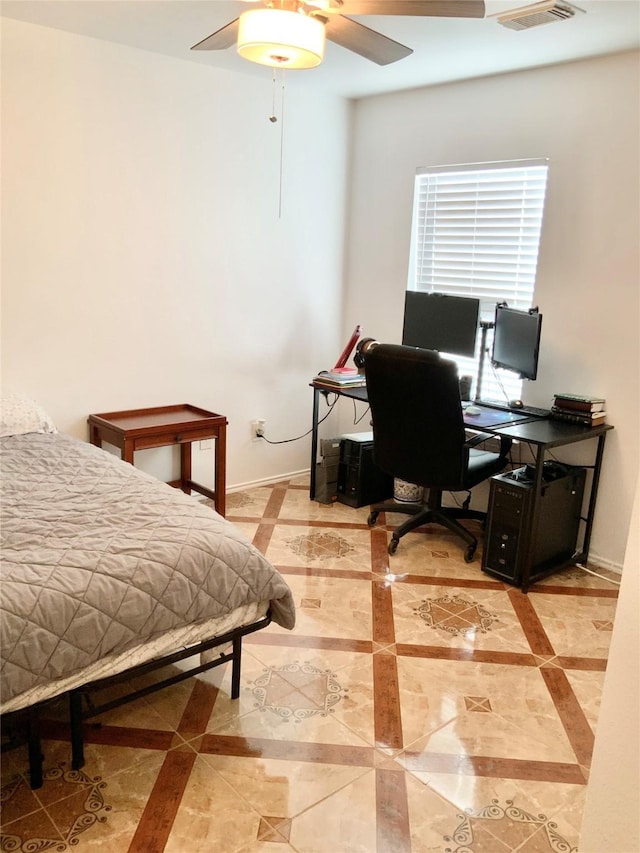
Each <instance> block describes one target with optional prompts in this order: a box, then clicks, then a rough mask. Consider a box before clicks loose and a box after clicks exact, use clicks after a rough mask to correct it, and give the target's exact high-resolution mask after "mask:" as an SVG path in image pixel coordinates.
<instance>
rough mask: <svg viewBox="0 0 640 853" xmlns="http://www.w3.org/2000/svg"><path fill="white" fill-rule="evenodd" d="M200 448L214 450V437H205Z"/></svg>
mask: <svg viewBox="0 0 640 853" xmlns="http://www.w3.org/2000/svg"><path fill="white" fill-rule="evenodd" d="M200 450H213V439H212V438H205V439H204V441H201V442H200Z"/></svg>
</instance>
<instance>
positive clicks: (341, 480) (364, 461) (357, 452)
mask: <svg viewBox="0 0 640 853" xmlns="http://www.w3.org/2000/svg"><path fill="white" fill-rule="evenodd" d="M392 495H393V477H391V476H390V475H389V474H385V472H384V471H382V470H381V469H380V468H378V466H377V465H376V464H375V462H374V461H373V435H372V433H363V434H362V436H359V435H357V434H355V435H352V436H349V437H345V438H343V439H342V441H341V442H340V464H339V466H338V500H339V501H340V503H343V504H346V505H347V506H352V507H360V506H367V505H368V504H372V503H377V502H378V501H384V500H386V499H387V498H390V497H391V496H392Z"/></svg>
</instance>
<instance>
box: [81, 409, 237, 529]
mask: <svg viewBox="0 0 640 853" xmlns="http://www.w3.org/2000/svg"><path fill="white" fill-rule="evenodd" d="M89 433H90V441H91V444H95V445H96V446H97V447H102V442H103V441H106V442H108V443H109V444H113V445H114V447H119V448H120V452H121V455H122V458H123V459H124V461H125V462H130V463H131V464H132V465H133V454H134V453H135V451H136V450H146V449H148V448H150V447H165V446H167V445H171V444H179V445H180V479H179V480H175V481H173V482H171V483H169V485H170V486H175V487H177V488H180V489H182V491H183V492H186V493H187V494H190V493H191V490H192V489H193V490H194V491H196V492H199V493H200V494H201V495H205V496H206V497H208V498H211V499H212V500H213V501H214V502H215V507H216V510H217V511H218V512H219V513H220V515H224V513H225V488H226V484H225V479H226V449H227V448H226V443H227V419H226V417H225V416H224V415H218V414H216V413H215V412H208V411H207V410H206V409H199V408H198V407H197V406H190V405H189V404H188V403H180V404H178V405H176V406H158V407H156V408H152V409H132V410H130V411H127V412H106V413H104V414H99V415H89ZM207 439H215V491H213V492H212V491H211V489H207V488H206V486H202V485H200V484H199V483H194V482H193V480H192V479H191V443H192V442H193V441H206V440H207Z"/></svg>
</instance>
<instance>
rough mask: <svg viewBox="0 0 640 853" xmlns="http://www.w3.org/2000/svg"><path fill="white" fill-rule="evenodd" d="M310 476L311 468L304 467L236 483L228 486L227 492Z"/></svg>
mask: <svg viewBox="0 0 640 853" xmlns="http://www.w3.org/2000/svg"><path fill="white" fill-rule="evenodd" d="M305 476H307V477H308V476H309V469H308V468H303V469H302V471H291V472H289V473H288V474H278V475H277V476H276V477H264V478H263V479H261V480H250V481H248V482H246V483H234V484H233V485H232V486H227V490H226V491H227V494H231V493H232V492H242V491H244V490H245V489H256V488H258V487H259V486H271V485H273V484H274V483H280V482H282V480H293V479H295V478H296V477H305Z"/></svg>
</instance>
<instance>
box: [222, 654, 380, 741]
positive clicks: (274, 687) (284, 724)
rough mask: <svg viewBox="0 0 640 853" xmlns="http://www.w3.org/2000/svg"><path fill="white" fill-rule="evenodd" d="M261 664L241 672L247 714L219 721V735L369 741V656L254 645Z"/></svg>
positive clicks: (371, 737) (370, 695)
mask: <svg viewBox="0 0 640 853" xmlns="http://www.w3.org/2000/svg"><path fill="white" fill-rule="evenodd" d="M255 654H256V655H257V654H260V655H261V656H263V661H264V663H263V665H262V666H261V667H256V668H254V669H253V670H252V671H251V672H250V673H248V672H245V676H244V678H243V687H242V689H241V697H240V701H241V703H242V706H241V707H242V708H247V709H248V708H249V707H251V709H252V710H251V711H250V712H249V713H243V714H240V715H239V716H235V717H232V716H231V715H230V714H228V715H226V716H223V718H222V719H219V718H218V717H217V715H216V713H214V715H213V716H212V718H211V723H210V727H209V731H210V732H213V733H215V734H218V735H233V736H242V737H247V738H275V739H276V740H292V741H296V742H298V741H300V742H306V743H314V742H318V743H336V744H352V745H358V746H363V745H365V744H369V745H371V744H372V743H373V679H372V669H371V657H370V655H362V654H354V653H351V652H334V651H328V650H322V651H320V650H316V649H287V648H278V647H270V646H269V647H267V646H260V647H255Z"/></svg>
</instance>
